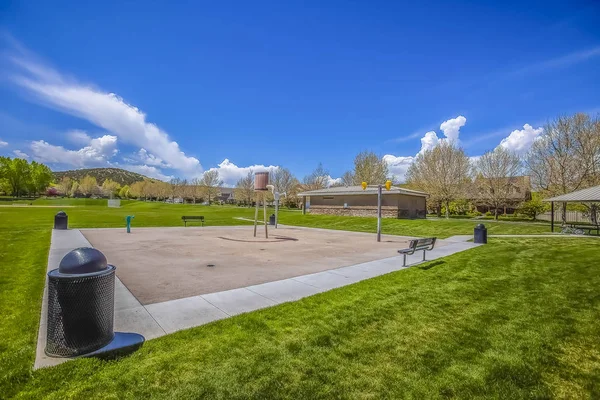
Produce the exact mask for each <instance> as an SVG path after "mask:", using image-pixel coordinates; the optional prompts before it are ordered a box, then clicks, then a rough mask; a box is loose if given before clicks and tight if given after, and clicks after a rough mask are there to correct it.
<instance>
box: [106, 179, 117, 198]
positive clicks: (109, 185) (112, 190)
mask: <svg viewBox="0 0 600 400" xmlns="http://www.w3.org/2000/svg"><path fill="white" fill-rule="evenodd" d="M119 189H121V185H119V183H118V182H115V181H113V180H112V179H106V180H105V181H104V183H102V193H103V194H104V195H105V196H109V197H112V196H115V195H118V194H119Z"/></svg>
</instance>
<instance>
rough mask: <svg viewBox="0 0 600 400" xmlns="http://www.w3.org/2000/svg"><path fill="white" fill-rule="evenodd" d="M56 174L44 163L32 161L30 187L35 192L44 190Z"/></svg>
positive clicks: (38, 192)
mask: <svg viewBox="0 0 600 400" xmlns="http://www.w3.org/2000/svg"><path fill="white" fill-rule="evenodd" d="M53 178H54V175H53V174H52V171H51V170H50V168H48V167H47V166H46V165H44V164H40V163H38V162H35V161H32V162H31V165H30V187H31V189H32V191H33V192H34V193H35V194H40V193H42V192H44V191H45V190H46V189H47V188H48V186H50V183H51V182H52V181H53Z"/></svg>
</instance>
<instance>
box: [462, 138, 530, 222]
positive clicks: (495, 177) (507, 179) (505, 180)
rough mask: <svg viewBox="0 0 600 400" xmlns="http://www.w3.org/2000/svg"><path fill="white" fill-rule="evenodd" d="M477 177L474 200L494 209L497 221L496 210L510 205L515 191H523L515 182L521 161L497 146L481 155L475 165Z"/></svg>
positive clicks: (513, 154)
mask: <svg viewBox="0 0 600 400" xmlns="http://www.w3.org/2000/svg"><path fill="white" fill-rule="evenodd" d="M476 168H477V173H478V176H477V178H476V180H475V187H474V190H476V193H475V195H474V196H473V197H474V198H477V199H479V200H480V201H481V202H482V203H483V204H485V205H487V206H488V207H490V208H493V209H494V216H495V218H496V219H498V209H500V208H502V207H506V206H507V205H512V203H511V198H514V197H515V196H513V195H514V191H515V190H519V191H520V190H525V188H521V187H520V186H519V183H518V182H517V181H516V179H515V178H516V177H517V176H518V175H520V172H521V160H520V158H519V156H517V155H516V154H515V153H513V152H511V151H509V150H507V149H505V148H504V147H502V146H498V147H497V148H496V149H495V150H493V151H488V152H486V153H485V154H484V155H482V156H481V157H480V158H479V160H477V163H476Z"/></svg>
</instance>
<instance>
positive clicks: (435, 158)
mask: <svg viewBox="0 0 600 400" xmlns="http://www.w3.org/2000/svg"><path fill="white" fill-rule="evenodd" d="M471 170H472V167H471V163H470V161H469V157H467V155H466V154H465V152H464V150H463V149H461V148H460V147H457V146H456V144H455V143H453V142H451V141H442V142H441V143H440V144H438V145H437V146H435V147H434V148H433V149H431V150H427V151H425V152H424V153H420V154H419V155H418V156H417V158H416V160H415V162H414V163H413V164H411V166H410V167H409V168H408V172H407V174H406V180H407V183H409V184H410V185H411V186H412V187H416V188H418V189H420V190H423V191H425V192H427V193H429V195H430V196H431V201H432V202H433V203H434V204H436V203H437V204H439V205H444V206H446V218H449V217H450V211H449V210H450V202H451V201H453V200H455V199H457V198H460V197H461V196H463V194H464V193H465V189H466V187H467V185H468V184H470V177H471V172H472V171H471ZM438 213H439V208H438Z"/></svg>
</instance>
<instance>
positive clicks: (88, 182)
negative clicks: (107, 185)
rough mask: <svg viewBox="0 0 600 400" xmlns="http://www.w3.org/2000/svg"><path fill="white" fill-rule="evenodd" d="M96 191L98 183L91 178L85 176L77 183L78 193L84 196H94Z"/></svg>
mask: <svg viewBox="0 0 600 400" xmlns="http://www.w3.org/2000/svg"><path fill="white" fill-rule="evenodd" d="M97 190H98V182H97V181H96V178H94V177H93V176H89V175H86V176H85V177H84V178H83V179H82V180H81V182H79V191H80V192H81V194H83V195H84V196H86V197H87V196H89V195H91V194H94V193H95V192H96V191H97Z"/></svg>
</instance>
